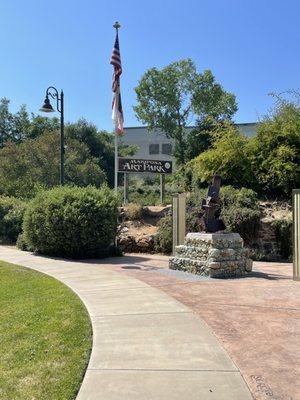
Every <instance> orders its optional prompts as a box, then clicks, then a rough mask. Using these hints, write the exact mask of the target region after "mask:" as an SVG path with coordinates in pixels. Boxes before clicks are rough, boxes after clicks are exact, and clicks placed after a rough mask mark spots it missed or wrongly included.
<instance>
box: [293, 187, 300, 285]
mask: <svg viewBox="0 0 300 400" xmlns="http://www.w3.org/2000/svg"><path fill="white" fill-rule="evenodd" d="M293 279H294V280H295V281H300V189H294V190H293Z"/></svg>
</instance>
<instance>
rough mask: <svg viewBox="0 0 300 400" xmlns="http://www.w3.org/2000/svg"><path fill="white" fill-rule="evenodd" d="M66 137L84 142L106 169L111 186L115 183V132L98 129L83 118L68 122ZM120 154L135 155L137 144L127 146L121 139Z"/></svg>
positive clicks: (102, 167)
mask: <svg viewBox="0 0 300 400" xmlns="http://www.w3.org/2000/svg"><path fill="white" fill-rule="evenodd" d="M66 137H67V138H70V139H75V140H78V141H79V142H81V143H84V144H85V145H86V146H87V147H88V149H89V151H90V153H91V155H92V157H95V159H97V163H98V165H99V166H100V168H101V169H102V170H103V171H105V173H106V176H107V182H108V184H109V186H111V187H112V186H113V184H114V154H115V147H114V134H112V133H108V132H106V131H104V130H102V131H99V132H98V131H97V128H96V126H95V125H94V124H91V123H90V122H88V121H86V120H85V119H83V118H81V119H80V120H79V121H78V122H76V123H73V124H67V126H66ZM118 151H119V155H120V156H121V157H125V156H127V155H133V154H134V153H135V152H136V151H137V147H136V146H125V145H124V144H123V143H122V140H120V141H119V147H118Z"/></svg>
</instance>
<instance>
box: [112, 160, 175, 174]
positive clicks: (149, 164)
mask: <svg viewBox="0 0 300 400" xmlns="http://www.w3.org/2000/svg"><path fill="white" fill-rule="evenodd" d="M119 172H133V173H135V172H152V173H158V174H171V173H172V161H164V160H141V159H137V158H119Z"/></svg>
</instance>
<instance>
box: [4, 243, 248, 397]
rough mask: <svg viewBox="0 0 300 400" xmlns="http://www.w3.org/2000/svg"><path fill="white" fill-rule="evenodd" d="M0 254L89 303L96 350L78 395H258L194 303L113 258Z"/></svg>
mask: <svg viewBox="0 0 300 400" xmlns="http://www.w3.org/2000/svg"><path fill="white" fill-rule="evenodd" d="M0 259H1V260H4V261H7V262H11V263H15V264H19V265H23V266H26V267H30V268H33V269H35V270H37V271H40V272H44V273H46V274H48V275H51V276H53V277H55V278H57V279H59V280H60V281H62V282H63V283H65V284H66V285H68V286H69V287H70V288H72V289H73V290H74V291H75V292H76V293H77V294H78V295H79V296H80V298H81V299H82V301H83V302H84V304H85V305H86V307H87V309H88V311H89V314H90V316H91V320H92V325H93V333H94V338H93V350H92V354H91V359H90V362H89V365H88V369H87V372H86V375H85V378H84V380H83V383H82V386H81V389H80V392H79V394H78V396H77V400H101V399H103V400H168V399H170V400H184V399H189V400H196V399H197V400H202V399H203V400H206V399H211V400H227V399H228V400H248V399H252V396H251V394H250V392H249V390H248V387H247V385H246V384H245V382H244V380H243V378H242V376H241V374H240V372H239V371H238V369H237V368H236V366H235V365H234V364H233V362H232V361H231V359H230V358H229V356H228V354H227V353H226V352H225V350H224V349H223V347H222V346H221V345H220V343H219V342H218V340H217V339H216V337H215V336H214V335H213V334H212V332H211V330H210V329H209V328H208V327H207V325H206V324H205V323H204V322H203V321H202V320H201V319H200V318H198V317H197V316H195V315H194V314H193V313H192V311H191V310H190V308H187V307H186V306H184V305H183V304H182V303H180V302H178V301H176V300H175V299H173V298H172V297H170V296H168V295H167V294H166V293H163V292H162V291H160V290H159V289H156V288H153V287H151V286H149V285H148V284H146V283H144V282H142V281H140V280H137V279H135V278H133V277H130V276H126V275H124V274H120V273H119V272H116V271H112V270H110V269H109V264H108V262H109V260H103V261H100V262H97V263H96V262H94V263H93V262H86V263H85V262H73V261H66V260H57V259H51V258H46V257H38V256H34V255H32V254H30V253H25V252H22V251H19V250H16V249H15V248H10V247H4V246H1V247H0ZM121 260H122V259H120V262H122V264H123V265H124V262H123V261H121ZM111 261H112V263H113V264H115V263H116V261H117V259H114V260H111Z"/></svg>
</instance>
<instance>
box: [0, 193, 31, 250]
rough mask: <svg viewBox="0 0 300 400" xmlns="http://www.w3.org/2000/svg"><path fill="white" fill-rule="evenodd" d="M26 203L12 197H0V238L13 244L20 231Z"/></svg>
mask: <svg viewBox="0 0 300 400" xmlns="http://www.w3.org/2000/svg"><path fill="white" fill-rule="evenodd" d="M25 209H26V203H24V202H23V201H21V200H19V199H16V198H14V197H0V238H2V239H3V240H8V241H11V242H15V241H16V240H17V237H18V235H19V234H20V233H21V231H22V222H23V216H24V213H25Z"/></svg>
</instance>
